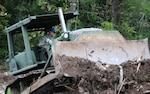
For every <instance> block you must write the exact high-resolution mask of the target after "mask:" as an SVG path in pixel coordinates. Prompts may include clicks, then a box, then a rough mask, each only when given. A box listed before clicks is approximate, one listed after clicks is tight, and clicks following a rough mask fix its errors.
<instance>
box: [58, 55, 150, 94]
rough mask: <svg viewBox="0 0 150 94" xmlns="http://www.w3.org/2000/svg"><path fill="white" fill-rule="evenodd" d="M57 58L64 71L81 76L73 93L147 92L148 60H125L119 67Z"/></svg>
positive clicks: (149, 91)
mask: <svg viewBox="0 0 150 94" xmlns="http://www.w3.org/2000/svg"><path fill="white" fill-rule="evenodd" d="M58 59H59V61H60V62H61V63H62V64H63V66H62V67H63V69H62V70H63V71H64V72H65V74H68V75H72V76H75V77H80V81H79V82H78V84H77V86H76V87H72V89H75V90H76V92H72V94H150V60H141V61H138V62H137V61H134V62H133V61H127V62H124V63H122V64H121V65H120V66H122V67H120V66H118V65H107V64H102V63H101V62H97V63H96V62H91V61H88V60H85V59H79V58H72V57H66V56H61V57H58ZM121 68H122V72H121V70H120V69H121ZM120 73H121V74H120ZM121 75H122V76H121ZM59 94H66V93H59ZM68 94H69V93H68Z"/></svg>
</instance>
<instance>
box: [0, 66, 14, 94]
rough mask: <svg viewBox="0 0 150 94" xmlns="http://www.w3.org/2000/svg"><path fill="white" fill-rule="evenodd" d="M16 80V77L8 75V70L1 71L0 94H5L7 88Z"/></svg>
mask: <svg viewBox="0 0 150 94" xmlns="http://www.w3.org/2000/svg"><path fill="white" fill-rule="evenodd" d="M14 79H15V78H14V77H12V76H10V75H9V74H8V72H7V70H4V69H0V94H4V91H5V88H6V86H7V85H8V84H10V83H11V82H12V81H14Z"/></svg>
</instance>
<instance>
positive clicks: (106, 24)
mask: <svg viewBox="0 0 150 94" xmlns="http://www.w3.org/2000/svg"><path fill="white" fill-rule="evenodd" d="M101 26H102V28H103V29H104V30H114V25H113V23H111V22H108V21H104V22H102V23H101Z"/></svg>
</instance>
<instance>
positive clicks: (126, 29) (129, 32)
mask: <svg viewBox="0 0 150 94" xmlns="http://www.w3.org/2000/svg"><path fill="white" fill-rule="evenodd" d="M120 32H121V33H122V34H123V36H124V37H126V38H127V39H134V37H133V35H135V34H136V32H135V28H134V27H130V26H129V24H128V23H123V24H122V25H121V28H120Z"/></svg>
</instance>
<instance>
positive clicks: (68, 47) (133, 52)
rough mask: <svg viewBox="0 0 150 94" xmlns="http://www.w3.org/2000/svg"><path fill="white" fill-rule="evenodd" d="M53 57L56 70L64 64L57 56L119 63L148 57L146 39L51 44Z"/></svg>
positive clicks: (149, 56) (149, 55)
mask: <svg viewBox="0 0 150 94" xmlns="http://www.w3.org/2000/svg"><path fill="white" fill-rule="evenodd" d="M52 51H53V59H54V63H55V68H56V71H57V72H58V71H60V69H61V68H63V66H64V65H65V62H61V61H60V59H59V58H57V57H58V56H63V55H64V56H67V57H77V58H84V59H87V60H91V61H94V62H101V63H106V64H117V65H119V64H121V63H123V62H126V61H128V60H131V61H137V60H141V59H149V58H150V54H149V49H148V39H143V40H124V41H109V40H97V41H85V42H81V41H69V42H58V41H56V42H55V43H54V45H53V50H52Z"/></svg>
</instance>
